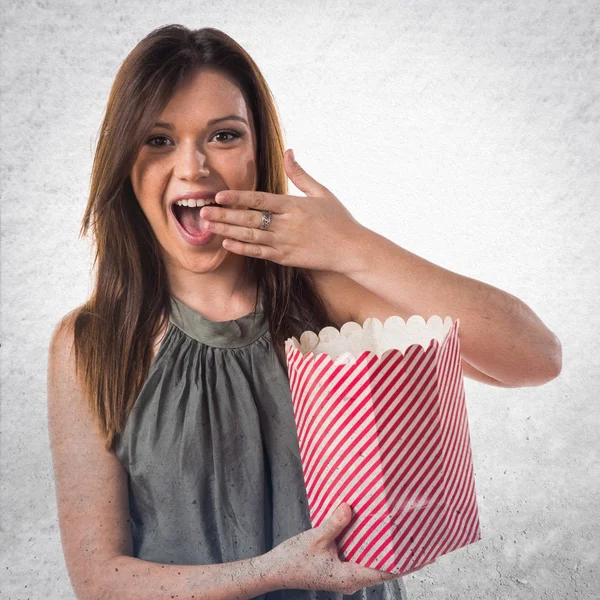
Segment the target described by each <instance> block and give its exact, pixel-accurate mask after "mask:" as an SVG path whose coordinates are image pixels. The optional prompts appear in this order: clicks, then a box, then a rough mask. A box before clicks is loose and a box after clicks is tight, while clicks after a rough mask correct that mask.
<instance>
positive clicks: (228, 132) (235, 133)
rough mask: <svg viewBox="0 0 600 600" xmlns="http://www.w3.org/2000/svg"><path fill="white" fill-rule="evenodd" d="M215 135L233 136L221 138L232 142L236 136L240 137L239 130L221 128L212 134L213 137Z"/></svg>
mask: <svg viewBox="0 0 600 600" xmlns="http://www.w3.org/2000/svg"><path fill="white" fill-rule="evenodd" d="M217 135H231V136H233V139H231V138H230V139H229V140H221V141H223V142H233V141H234V140H237V139H238V138H241V137H242V134H241V132H239V131H234V130H233V129H223V130H221V131H217V133H215V134H214V135H213V137H216V136H217Z"/></svg>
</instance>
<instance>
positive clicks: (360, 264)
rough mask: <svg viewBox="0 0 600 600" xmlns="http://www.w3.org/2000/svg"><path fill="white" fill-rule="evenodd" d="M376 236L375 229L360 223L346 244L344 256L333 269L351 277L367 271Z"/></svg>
mask: <svg viewBox="0 0 600 600" xmlns="http://www.w3.org/2000/svg"><path fill="white" fill-rule="evenodd" d="M375 236H377V234H376V233H375V232H374V231H372V230H371V229H369V228H368V227H365V226H364V225H360V224H359V226H358V228H357V229H356V230H355V233H354V234H353V235H352V239H351V240H350V241H349V242H348V243H347V244H345V245H344V247H343V249H342V252H343V253H342V257H341V259H340V260H338V263H337V268H335V269H333V270H334V271H336V272H337V273H340V274H342V275H346V277H350V278H353V276H356V275H358V274H360V273H363V272H364V271H367V270H368V269H369V264H370V261H371V256H372V245H373V239H374V237H375Z"/></svg>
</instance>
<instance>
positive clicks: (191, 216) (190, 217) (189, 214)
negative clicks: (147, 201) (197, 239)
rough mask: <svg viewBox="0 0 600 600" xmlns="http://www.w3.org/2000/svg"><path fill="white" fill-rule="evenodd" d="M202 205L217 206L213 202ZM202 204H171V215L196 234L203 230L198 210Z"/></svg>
mask: <svg viewBox="0 0 600 600" xmlns="http://www.w3.org/2000/svg"><path fill="white" fill-rule="evenodd" d="M204 206H219V205H218V204H216V203H215V202H211V203H210V204H205V205H204ZM202 208H203V207H202V206H180V205H178V204H172V205H171V209H172V211H173V216H174V217H175V218H176V219H177V221H179V224H180V225H181V226H182V227H183V228H184V229H185V230H186V231H187V232H188V233H191V234H192V235H198V234H199V233H202V232H205V231H206V230H205V229H204V223H205V221H204V219H202V218H201V217H200V210H201V209H202Z"/></svg>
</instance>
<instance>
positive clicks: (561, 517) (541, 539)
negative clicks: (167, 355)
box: [0, 0, 600, 600]
mask: <svg viewBox="0 0 600 600" xmlns="http://www.w3.org/2000/svg"><path fill="white" fill-rule="evenodd" d="M167 23H181V24H184V25H187V26H189V27H193V28H196V27H203V26H213V27H218V28H220V29H222V30H224V31H225V32H226V33H228V34H230V35H231V36H233V37H234V38H235V39H237V40H238V41H239V42H240V43H241V44H242V45H243V46H244V47H245V48H246V49H247V50H248V51H249V52H250V54H251V55H252V56H253V57H254V59H255V60H256V61H257V63H258V65H259V66H260V67H261V69H262V70H263V72H264V74H265V76H266V78H267V81H268V82H269V84H270V86H271V88H272V90H273V93H274V95H275V98H276V101H277V103H278V107H279V110H280V114H281V118H282V122H283V126H284V128H285V136H286V143H287V147H292V148H294V149H295V152H296V157H297V159H298V161H299V162H300V164H302V165H303V167H304V168H305V169H306V170H307V171H308V172H309V173H311V174H312V175H313V176H314V177H315V178H316V179H317V180H319V181H321V182H323V183H324V184H325V185H326V186H327V187H329V188H330V189H331V190H332V191H333V192H334V193H335V194H336V195H337V196H338V198H340V200H342V202H344V204H345V205H346V206H347V207H348V208H349V210H350V211H351V212H352V214H353V215H354V216H355V217H356V218H357V219H358V220H359V221H360V222H361V223H363V224H364V225H366V226H368V227H369V228H371V229H373V230H376V231H377V232H379V233H381V234H383V235H385V236H386V237H388V238H390V239H392V240H393V241H395V242H396V243H397V244H399V245H402V246H404V247H406V248H407V249H409V250H410V251H412V252H415V253H417V254H419V255H421V256H423V257H425V258H427V259H428V260H430V261H432V262H435V263H436V264H439V265H441V266H443V267H446V268H448V269H451V270H453V271H456V272H459V273H462V274H464V275H468V276H470V277H473V278H476V279H480V280H482V281H485V282H487V283H490V284H492V285H494V286H496V287H499V288H502V289H504V290H506V291H508V292H510V293H512V294H514V295H516V296H518V297H519V298H521V299H522V300H523V301H524V302H526V303H527V304H528V305H529V306H531V308H532V309H533V310H534V311H535V312H536V313H537V314H538V315H539V316H540V317H541V318H542V320H543V321H544V322H545V323H546V324H547V325H548V326H549V327H550V329H551V330H552V331H554V332H555V333H556V334H557V335H558V336H559V338H560V340H561V342H562V346H563V371H562V374H561V376H560V377H559V378H558V379H556V380H554V381H552V382H551V383H549V384H547V385H545V386H542V387H537V388H520V389H503V388H493V387H489V386H486V385H483V384H479V383H477V382H474V381H471V380H467V384H466V393H467V400H468V409H469V419H470V427H471V436H472V444H473V451H474V463H475V471H476V478H477V492H478V497H479V502H480V509H481V514H480V516H481V523H482V530H483V539H482V540H481V541H480V542H478V543H477V544H475V545H473V546H471V547H468V548H465V549H462V550H459V551H457V552H455V553H453V554H451V555H447V556H445V557H443V558H441V559H440V560H439V561H438V562H436V563H435V564H434V565H432V566H430V567H427V568H425V569H423V570H421V571H419V572H417V573H415V574H413V575H409V576H407V577H406V585H407V588H408V591H409V595H410V597H411V599H423V600H424V599H444V600H447V599H459V598H460V599H461V600H480V599H492V598H502V599H504V598H510V599H523V600H524V599H527V600H530V599H538V598H548V599H554V598H557V599H558V598H569V599H572V600H574V599H582V600H587V599H589V600H591V599H592V598H597V597H598V596H599V595H600V581H599V578H598V558H599V548H598V540H599V539H600V527H599V525H598V507H599V506H600V502H599V489H600V484H599V479H600V478H599V475H600V461H599V444H598V431H599V430H600V416H599V415H600V411H599V410H598V402H597V398H598V388H599V387H600V369H599V367H600V364H599V360H598V355H599V351H600V348H599V344H598V333H599V328H598V324H599V317H598V297H599V293H600V279H599V275H598V262H599V256H600V253H599V246H600V243H599V240H600V235H599V234H600V227H599V221H600V219H599V201H600V198H599V192H598V190H599V187H600V186H599V185H598V183H599V182H598V173H599V166H600V164H599V159H598V157H599V150H600V107H599V98H600V82H599V74H600V59H599V55H600V40H599V35H600V34H599V32H600V4H599V3H598V2H597V0H562V1H559V0H556V1H550V0H546V1H534V0H528V1H525V2H521V1H519V0H507V1H502V0H488V1H481V0H470V1H459V0H454V1H452V0H450V1H444V2H441V1H440V2H427V1H425V2H423V1H417V0H410V1H403V2H397V0H386V1H382V2H375V1H373V2H366V1H364V0H363V1H361V2H349V1H348V0H344V1H343V2H342V1H330V2H327V3H325V2H312V1H309V0H303V1H302V2H297V3H296V2H287V3H283V2H281V1H280V0H277V1H275V0H269V1H266V0H264V1H263V2H261V3H257V4H256V5H252V4H251V3H249V2H243V1H241V0H238V1H236V0H229V1H227V0H221V1H220V2H218V3H217V2H203V1H199V2H182V1H181V0H173V1H171V2H170V3H166V2H148V0H144V1H141V0H135V1H130V2H126V3H118V2H110V1H109V0H104V1H103V2H92V1H89V2H88V1H85V2H84V1H82V0H77V1H76V0H72V1H67V0H62V1H61V0H54V1H52V2H51V1H42V0H39V1H35V2H34V1H29V2H22V1H20V2H16V1H14V2H10V1H7V0H4V1H3V2H2V46H1V51H2V55H1V61H2V63H1V64H2V84H1V85H2V87H1V92H2V106H1V108H2V111H1V115H0V116H1V133H2V138H1V144H0V146H1V152H2V155H1V158H2V178H1V181H2V222H1V240H2V242H1V243H2V246H1V267H2V270H1V284H2V287H1V309H2V315H1V317H2V340H1V353H2V354H1V358H2V374H1V392H2V406H1V458H0V467H1V488H0V492H1V501H2V505H1V515H0V518H1V530H0V533H1V535H2V540H1V541H0V553H1V556H2V564H1V565H0V566H1V570H0V579H1V583H0V586H1V587H0V596H1V597H2V598H6V599H7V600H8V599H10V600H27V599H42V598H44V599H57V600H58V599H59V598H60V599H67V598H73V597H74V596H73V592H72V590H71V587H70V584H69V580H68V575H67V571H66V568H65V564H64V559H63V555H62V549H61V542H60V534H59V529H58V521H57V512H56V502H55V495H54V480H53V474H52V463H51V456H50V449H49V440H48V428H47V413H46V411H47V405H46V365H47V362H46V361H47V351H48V342H49V339H50V335H51V332H52V329H53V327H54V325H55V324H56V323H57V321H58V320H59V319H60V317H62V316H63V315H64V314H65V313H66V312H68V311H69V310H71V309H72V308H74V307H75V306H77V305H79V304H80V303H82V302H83V301H84V300H85V299H86V298H87V296H88V294H89V292H90V290H91V277H90V272H89V268H90V245H89V241H88V240H78V232H79V227H80V222H81V217H82V214H83V210H84V206H85V204H86V200H87V191H88V184H89V176H90V172H91V163H92V157H93V149H94V144H95V140H96V135H97V131H98V128H99V125H100V122H101V118H102V113H103V110H104V106H105V103H106V101H107V97H108V92H109V89H110V86H111V84H112V81H113V78H114V76H115V74H116V71H117V69H118V67H119V65H120V63H121V62H122V60H123V59H124V58H125V56H126V55H127V53H128V52H129V51H130V50H131V49H132V48H133V46H134V45H135V44H136V43H137V42H138V41H139V40H140V39H141V38H142V37H144V36H145V35H146V34H147V33H149V32H150V31H151V30H152V29H154V28H155V27H158V26H159V25H164V24H167ZM290 189H291V190H292V193H298V194H300V192H298V191H297V190H296V189H295V188H293V187H291V188H290Z"/></svg>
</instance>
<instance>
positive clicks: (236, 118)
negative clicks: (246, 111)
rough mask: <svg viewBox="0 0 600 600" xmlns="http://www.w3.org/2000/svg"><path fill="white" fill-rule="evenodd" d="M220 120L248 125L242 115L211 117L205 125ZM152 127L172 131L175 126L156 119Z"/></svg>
mask: <svg viewBox="0 0 600 600" xmlns="http://www.w3.org/2000/svg"><path fill="white" fill-rule="evenodd" d="M221 121H241V122H242V123H246V125H248V121H246V119H244V117H239V116H238V115H227V116H226V117H219V118H218V119H211V120H210V121H209V122H208V123H207V125H208V126H209V127H210V126H211V125H214V124H215V123H220V122H221ZM154 127H164V128H165V129H170V130H171V131H173V129H175V127H173V125H172V123H165V122H164V121H157V122H156V123H154Z"/></svg>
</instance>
